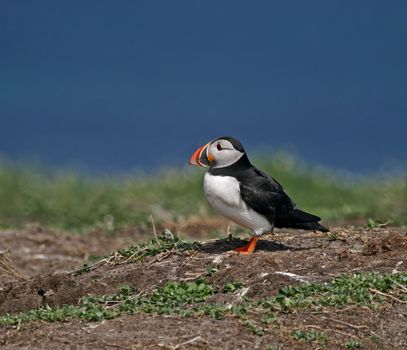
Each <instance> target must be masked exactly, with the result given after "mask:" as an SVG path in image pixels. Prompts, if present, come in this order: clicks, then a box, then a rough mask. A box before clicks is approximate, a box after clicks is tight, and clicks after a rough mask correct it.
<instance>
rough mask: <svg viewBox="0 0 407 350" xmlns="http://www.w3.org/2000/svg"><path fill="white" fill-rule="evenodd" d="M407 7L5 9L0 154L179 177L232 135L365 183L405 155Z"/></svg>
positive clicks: (270, 4)
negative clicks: (172, 170) (202, 152)
mask: <svg viewBox="0 0 407 350" xmlns="http://www.w3.org/2000/svg"><path fill="white" fill-rule="evenodd" d="M406 18H407V3H406V2H405V1H391V2H384V1H192V0H188V1H101V0H95V1H86V0H84V1H73V0H70V1H63V0H61V1H39V2H38V1H2V2H0V122H1V128H0V154H2V155H4V156H6V157H7V158H10V159H19V160H21V159H30V158H32V157H34V158H36V159H39V160H40V161H42V162H43V163H44V164H49V165H51V166H83V167H86V168H89V169H96V170H103V171H110V170H114V171H116V170H130V169H134V168H142V169H149V168H151V167H159V166H161V165H174V166H182V165H183V164H184V163H185V161H186V159H187V158H188V157H189V156H190V154H191V153H192V152H193V151H194V150H195V148H196V147H198V146H200V145H201V144H203V143H204V142H207V141H208V140H210V139H212V138H215V137H218V136H221V135H231V136H235V137H237V138H239V139H240V140H241V141H242V142H243V144H244V145H246V149H247V150H248V151H249V152H251V153H253V152H256V151H258V150H276V149H288V150H290V151H292V152H294V153H296V154H298V155H299V156H300V157H301V158H303V159H304V160H306V161H308V162H311V163H314V164H321V165H324V166H327V167H330V168H334V169H348V170H351V171H355V172H366V171H368V172H370V171H379V170H383V168H386V167H388V166H391V164H395V163H397V162H405V161H406V160H407V159H406V158H407V156H406V153H407V152H406V150H407V137H406V131H407V64H406V62H407V21H406Z"/></svg>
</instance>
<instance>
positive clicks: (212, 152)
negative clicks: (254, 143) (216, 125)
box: [189, 138, 244, 168]
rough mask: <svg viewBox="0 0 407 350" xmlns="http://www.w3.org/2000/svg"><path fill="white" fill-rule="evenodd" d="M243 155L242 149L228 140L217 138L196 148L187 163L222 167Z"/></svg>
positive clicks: (234, 161)
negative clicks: (238, 148)
mask: <svg viewBox="0 0 407 350" xmlns="http://www.w3.org/2000/svg"><path fill="white" fill-rule="evenodd" d="M242 150H243V148H242ZM243 155H244V151H243V152H242V151H240V150H237V149H236V148H235V147H234V146H233V144H232V143H231V142H230V141H229V140H226V139H222V138H219V139H215V140H213V141H211V142H209V143H207V144H206V145H204V146H202V147H200V148H198V149H197V150H196V151H195V152H194V154H193V155H192V157H191V158H190V160H189V164H191V165H196V166H205V167H211V168H224V167H227V166H229V165H232V164H234V163H236V162H237V161H238V160H239V159H240V158H241V157H242V156H243Z"/></svg>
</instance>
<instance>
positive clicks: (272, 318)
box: [261, 313, 277, 324]
mask: <svg viewBox="0 0 407 350" xmlns="http://www.w3.org/2000/svg"><path fill="white" fill-rule="evenodd" d="M276 320H277V317H276V315H275V314H273V313H266V314H265V315H264V316H263V317H262V318H261V322H263V323H265V324H271V323H274V322H276Z"/></svg>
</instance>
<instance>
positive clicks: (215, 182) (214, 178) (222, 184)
mask: <svg viewBox="0 0 407 350" xmlns="http://www.w3.org/2000/svg"><path fill="white" fill-rule="evenodd" d="M204 192H205V196H206V199H207V200H208V202H209V204H210V205H211V206H212V207H213V208H214V209H215V210H217V211H218V212H219V213H220V214H222V215H223V216H225V217H227V218H228V219H230V220H232V221H234V222H236V223H237V224H239V225H241V226H244V227H247V228H250V229H251V230H253V231H254V233H255V234H256V235H261V234H263V233H265V232H267V231H270V230H271V224H270V222H269V221H268V220H267V219H266V218H265V217H264V216H263V215H261V214H259V213H257V212H256V211H254V210H253V209H251V208H250V207H248V206H247V204H246V203H245V202H244V201H243V199H242V197H241V195H240V186H239V182H238V181H237V179H236V178H234V177H232V176H219V175H211V174H209V173H206V174H205V178H204Z"/></svg>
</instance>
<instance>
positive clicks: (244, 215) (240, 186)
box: [190, 137, 328, 236]
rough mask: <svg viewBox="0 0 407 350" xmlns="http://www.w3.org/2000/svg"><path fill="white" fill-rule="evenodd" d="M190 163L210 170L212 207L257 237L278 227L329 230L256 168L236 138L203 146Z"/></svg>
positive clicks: (208, 194)
mask: <svg viewBox="0 0 407 350" xmlns="http://www.w3.org/2000/svg"><path fill="white" fill-rule="evenodd" d="M190 164H192V165H198V166H206V167H209V169H208V171H207V172H206V174H205V178H204V192H205V196H206V198H207V200H208V202H209V204H210V205H211V206H212V207H213V208H214V209H215V210H217V211H218V212H219V213H220V214H222V215H223V216H225V217H227V218H229V219H230V220H232V221H234V222H236V223H237V224H239V225H241V226H244V227H247V228H249V229H251V230H252V231H253V234H254V235H255V236H260V235H262V234H264V233H267V232H272V231H273V228H274V227H278V228H284V227H285V228H296V229H306V230H319V231H323V232H326V231H328V229H327V228H326V227H324V226H322V225H321V224H319V221H320V220H321V219H320V218H319V217H318V216H316V215H312V214H309V213H307V212H305V211H302V210H301V209H298V208H297V207H296V205H295V203H294V202H293V201H292V200H291V199H290V197H289V196H288V195H287V193H286V192H285V191H284V189H283V187H282V186H281V185H280V184H279V183H278V182H277V181H276V180H275V179H273V178H272V177H271V176H268V175H267V174H265V173H264V172H262V171H261V170H259V169H257V168H256V167H254V166H253V165H252V164H251V163H250V161H249V158H248V157H247V155H246V152H245V151H244V148H243V146H242V144H241V143H240V142H239V141H238V140H236V139H234V138H232V137H220V138H217V139H215V140H213V141H211V142H209V143H208V144H206V145H204V146H202V147H201V148H199V149H198V150H197V151H196V152H195V153H194V154H193V155H192V157H191V159H190Z"/></svg>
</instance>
